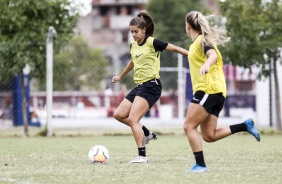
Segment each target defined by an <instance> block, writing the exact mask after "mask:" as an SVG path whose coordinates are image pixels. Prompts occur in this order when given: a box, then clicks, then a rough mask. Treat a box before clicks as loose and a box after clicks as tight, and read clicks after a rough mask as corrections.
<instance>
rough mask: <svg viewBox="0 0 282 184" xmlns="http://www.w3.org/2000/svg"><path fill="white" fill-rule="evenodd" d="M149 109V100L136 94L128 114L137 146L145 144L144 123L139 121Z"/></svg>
mask: <svg viewBox="0 0 282 184" xmlns="http://www.w3.org/2000/svg"><path fill="white" fill-rule="evenodd" d="M148 110H149V104H148V102H147V101H146V100H145V99H144V98H142V97H139V96H136V97H135V99H134V102H133V104H132V107H131V110H130V113H129V116H128V121H129V123H130V126H131V130H132V132H133V135H134V138H135V142H136V144H137V147H144V146H145V142H144V133H143V130H142V125H141V124H140V123H139V121H140V119H141V118H142V117H143V116H144V115H145V114H146V112H147V111H148Z"/></svg>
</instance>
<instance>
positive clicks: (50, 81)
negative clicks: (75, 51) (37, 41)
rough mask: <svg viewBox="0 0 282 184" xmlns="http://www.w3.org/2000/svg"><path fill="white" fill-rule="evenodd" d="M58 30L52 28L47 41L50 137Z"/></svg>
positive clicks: (51, 132) (49, 133) (47, 105)
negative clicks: (54, 54)
mask: <svg viewBox="0 0 282 184" xmlns="http://www.w3.org/2000/svg"><path fill="white" fill-rule="evenodd" d="M55 35H56V30H55V29H54V28H53V27H52V26H50V27H49V29H48V36H47V40H46V70H47V71H46V75H47V76H46V80H47V81H46V107H47V126H48V127H47V128H48V133H47V136H48V137H52V135H53V130H52V107H53V100H52V98H53V37H54V36H55Z"/></svg>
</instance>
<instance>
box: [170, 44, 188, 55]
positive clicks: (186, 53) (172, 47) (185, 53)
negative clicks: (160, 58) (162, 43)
mask: <svg viewBox="0 0 282 184" xmlns="http://www.w3.org/2000/svg"><path fill="white" fill-rule="evenodd" d="M166 50H169V51H173V52H178V53H180V54H182V55H184V56H188V50H186V49H183V48H181V47H178V46H176V45H173V44H171V43H169V44H167V47H166Z"/></svg>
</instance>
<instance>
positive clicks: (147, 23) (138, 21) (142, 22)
mask: <svg viewBox="0 0 282 184" xmlns="http://www.w3.org/2000/svg"><path fill="white" fill-rule="evenodd" d="M129 26H137V27H138V28H140V29H144V28H146V32H145V33H146V36H154V29H155V24H154V22H153V20H152V18H151V17H150V15H149V14H148V12H147V11H145V10H143V11H140V12H139V13H138V15H137V17H134V18H133V19H132V20H131V21H130V23H129Z"/></svg>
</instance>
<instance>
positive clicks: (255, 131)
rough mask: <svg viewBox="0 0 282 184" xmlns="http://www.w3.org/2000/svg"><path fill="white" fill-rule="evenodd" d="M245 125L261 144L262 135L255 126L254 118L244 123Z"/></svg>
mask: <svg viewBox="0 0 282 184" xmlns="http://www.w3.org/2000/svg"><path fill="white" fill-rule="evenodd" d="M244 124H245V125H246V126H247V132H249V133H250V134H252V135H253V136H254V137H255V138H256V140H257V141H258V142H260V133H259V131H258V129H257V127H256V126H255V124H254V120H253V119H252V118H249V119H247V120H245V121H244Z"/></svg>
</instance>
